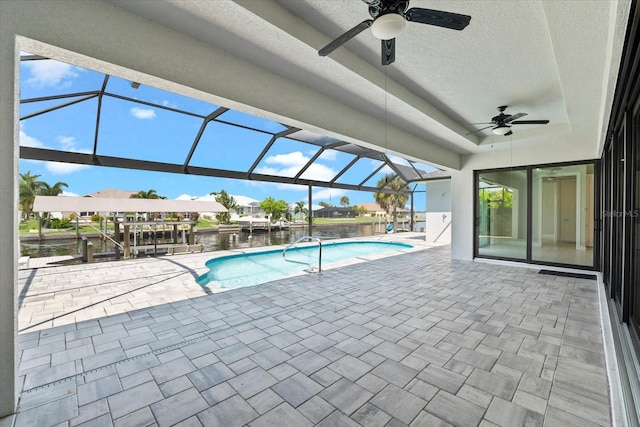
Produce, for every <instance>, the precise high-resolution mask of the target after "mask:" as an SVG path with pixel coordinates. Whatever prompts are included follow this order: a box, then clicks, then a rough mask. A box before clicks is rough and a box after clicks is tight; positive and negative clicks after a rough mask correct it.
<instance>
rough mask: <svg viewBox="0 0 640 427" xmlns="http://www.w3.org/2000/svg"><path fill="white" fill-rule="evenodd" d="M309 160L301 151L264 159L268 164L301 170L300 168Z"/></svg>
mask: <svg viewBox="0 0 640 427" xmlns="http://www.w3.org/2000/svg"><path fill="white" fill-rule="evenodd" d="M309 160H310V157H307V156H305V155H304V154H302V152H301V151H294V152H292V153H287V154H276V155H275V156H269V157H267V158H266V160H265V162H266V163H268V164H277V165H283V166H298V167H299V168H301V167H302V166H304V165H306V164H307V162H308V161H309Z"/></svg>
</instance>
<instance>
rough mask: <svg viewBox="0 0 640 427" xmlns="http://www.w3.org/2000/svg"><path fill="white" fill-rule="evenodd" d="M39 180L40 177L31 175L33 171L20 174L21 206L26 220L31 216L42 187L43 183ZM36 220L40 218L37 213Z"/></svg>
mask: <svg viewBox="0 0 640 427" xmlns="http://www.w3.org/2000/svg"><path fill="white" fill-rule="evenodd" d="M38 178H40V175H31V171H27V172H26V173H21V174H20V206H22V212H23V215H24V219H29V217H30V216H31V212H32V211H33V202H34V200H35V199H36V195H38V194H39V191H40V187H42V184H43V182H42V181H38ZM36 218H38V213H37V212H36Z"/></svg>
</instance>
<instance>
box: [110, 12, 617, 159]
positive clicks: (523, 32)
mask: <svg viewBox="0 0 640 427" xmlns="http://www.w3.org/2000/svg"><path fill="white" fill-rule="evenodd" d="M112 3H114V4H116V5H118V6H119V7H122V8H124V9H127V10H129V11H131V12H133V13H136V14H138V15H141V16H143V17H145V18H148V19H150V20H152V21H155V22H158V23H159V24H161V25H163V26H166V27H169V28H171V29H172V30H174V31H177V32H181V33H184V34H186V35H188V36H190V37H193V38H196V39H198V40H201V41H203V42H205V43H207V44H210V45H212V46H215V47H216V48H219V49H223V50H225V51H227V52H229V53H231V54H233V55H234V56H237V57H239V58H242V59H243V60H246V61H247V62H250V63H252V64H255V65H257V66H259V67H261V68H264V69H265V70H268V71H270V72H272V73H274V74H278V75H280V76H283V77H285V78H287V79H290V80H292V81H295V82H297V83H299V84H301V85H304V86H306V87H308V88H310V89H312V90H314V91H316V92H318V93H320V94H323V95H325V96H329V97H331V98H333V99H337V100H339V101H340V102H342V103H344V104H346V105H348V106H349V107H352V108H354V109H356V110H359V111H362V112H364V113H366V114H369V115H372V116H374V117H377V118H379V119H380V120H381V121H383V120H387V121H388V123H390V124H393V125H395V126H398V127H400V128H402V129H403V130H405V131H407V132H409V133H411V134H413V135H416V136H418V137H420V138H422V139H424V140H427V141H430V142H433V143H436V144H438V145H441V146H442V147H445V148H446V149H448V150H451V151H453V152H455V153H458V154H462V155H464V154H472V153H479V152H482V151H484V150H487V149H488V146H489V145H493V144H497V143H499V142H502V141H506V140H507V139H506V138H504V137H497V136H493V135H492V134H491V132H490V130H487V131H483V132H479V133H471V134H469V132H471V131H473V130H474V129H477V128H479V127H482V126H474V125H472V123H476V122H487V121H489V120H490V118H491V117H492V116H494V115H495V114H496V113H497V112H496V107H497V106H499V105H509V109H508V110H507V112H509V113H511V114H514V113H517V112H525V113H528V116H527V117H525V118H524V119H549V120H550V123H549V124H548V125H546V126H540V125H521V126H517V127H514V128H513V131H514V134H513V137H512V138H508V139H509V140H510V141H513V142H520V141H521V142H522V143H523V144H527V145H531V144H535V143H536V142H537V141H547V142H548V140H549V139H550V138H552V139H554V138H555V139H558V140H563V139H566V140H567V141H570V143H571V144H576V143H580V144H589V149H591V148H593V153H594V156H595V153H596V150H597V146H598V143H599V142H600V141H599V139H600V138H601V134H602V126H603V121H604V120H605V117H606V116H607V97H608V96H609V94H610V92H611V90H612V88H611V86H612V84H613V82H615V79H614V78H612V77H611V74H612V73H611V71H612V69H613V70H614V71H615V66H616V64H617V62H616V61H617V60H618V58H617V57H616V56H615V55H612V52H615V51H616V49H618V50H619V45H620V43H621V42H622V40H623V37H624V30H625V28H624V24H625V23H626V15H625V10H626V9H628V2H627V1H626V0H623V1H621V2H616V1H608V0H602V1H599V0H592V1H591V0H587V1H574V0H569V1H488V0H487V1H484V0H480V1H477V0H476V1H462V0H460V1H455V2H451V1H432V0H411V4H410V7H424V8H431V9H440V10H446V11H451V12H457V13H462V14H466V15H470V16H471V17H472V18H471V23H470V25H469V26H468V27H467V28H466V29H465V30H463V31H460V32H458V31H453V30H448V29H442V28H437V27H433V26H427V25H421V24H417V23H408V25H407V27H406V28H405V30H404V32H403V33H402V34H401V35H400V36H399V37H398V38H397V39H396V60H395V63H394V64H392V65H390V66H388V67H382V66H381V65H380V42H379V40H377V39H375V38H374V37H373V35H372V34H371V33H370V31H369V30H366V31H364V32H362V33H361V34H360V35H358V36H357V37H355V38H354V39H352V40H351V41H349V42H348V43H346V44H345V45H344V46H342V47H341V48H339V49H337V50H336V51H335V52H333V53H332V54H331V55H330V56H329V57H319V56H318V54H317V50H318V49H319V48H321V47H322V46H324V45H325V44H326V43H328V42H329V41H331V40H332V39H333V38H335V37H337V36H338V35H340V34H342V33H343V32H344V31H346V30H348V29H349V28H351V27H353V26H354V25H355V24H357V23H359V22H362V21H363V20H365V19H368V18H369V15H368V13H367V5H366V4H365V3H364V2H362V1H358V0H236V1H231V0H228V1H215V2H184V1H166V0H157V1H137V2H129V1H124V0H114V1H112ZM567 135H571V137H569V138H566V136H567ZM576 141H578V142H576ZM427 160H428V159H427Z"/></svg>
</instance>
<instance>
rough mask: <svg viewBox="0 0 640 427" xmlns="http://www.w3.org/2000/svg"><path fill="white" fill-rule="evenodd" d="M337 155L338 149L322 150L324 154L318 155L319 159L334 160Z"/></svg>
mask: <svg viewBox="0 0 640 427" xmlns="http://www.w3.org/2000/svg"><path fill="white" fill-rule="evenodd" d="M337 156H338V152H337V151H336V150H325V151H323V152H322V154H320V157H318V159H319V160H329V161H333V160H335V159H336V157H337Z"/></svg>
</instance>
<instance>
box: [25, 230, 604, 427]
mask: <svg viewBox="0 0 640 427" xmlns="http://www.w3.org/2000/svg"><path fill="white" fill-rule="evenodd" d="M411 237H412V236H411V235H409V234H407V235H406V236H404V238H405V239H407V238H408V241H412V242H414V243H415V244H416V250H415V251H411V252H407V253H403V254H401V255H397V256H393V257H380V256H377V257H371V258H372V259H371V260H368V261H362V260H358V261H357V262H355V263H351V264H350V265H345V266H342V267H338V268H332V269H328V270H325V271H324V272H323V273H322V274H321V275H309V274H305V275H301V276H297V277H292V278H287V279H282V280H279V281H276V282H271V283H268V284H264V285H260V286H254V287H249V288H243V289H236V290H230V291H226V292H216V291H215V290H206V289H203V288H201V287H200V286H198V285H197V284H196V283H195V281H194V277H196V276H197V275H199V274H203V273H204V272H205V271H206V269H205V268H204V267H203V265H204V260H206V259H208V258H210V257H211V256H212V255H211V254H197V255H184V256H180V257H165V258H157V259H144V260H136V261H121V262H117V263H101V264H94V265H90V266H87V265H76V266H65V267H54V268H46V269H35V270H22V271H20V280H19V284H18V286H20V290H21V291H22V292H21V294H20V295H21V298H20V312H19V329H20V330H21V334H20V337H19V339H20V372H19V375H20V388H21V390H22V394H21V400H20V407H19V413H18V415H17V418H16V425H17V426H34V425H39V426H40V425H70V426H75V425H116V426H119V425H123V426H130V425H145V426H146V425H158V426H166V425H184V426H187V425H189V426H200V425H204V426H224V427H231V426H236V425H237V426H242V425H250V426H252V427H253V426H307V425H308V426H312V425H318V426H357V425H363V426H402V425H410V426H447V425H455V426H483V427H490V426H502V427H513V426H525V425H526V426H536V425H539V426H543V425H544V426H551V427H553V426H563V427H565V426H580V427H585V426H610V425H611V424H612V421H611V415H610V400H609V391H608V380H607V369H606V366H605V358H604V348H603V344H602V341H603V340H602V333H601V326H600V318H599V303H598V292H597V288H596V286H597V283H596V281H595V280H585V279H575V278H568V277H558V276H553V275H543V274H538V272H537V270H534V269H527V268H519V267H510V266H497V265H490V264H482V263H473V262H461V261H451V259H450V253H449V248H448V247H447V246H440V247H432V248H429V247H427V246H426V245H424V244H423V243H421V242H419V241H418V240H415V239H411ZM373 258H377V259H373ZM63 313H69V314H66V315H63ZM52 317H56V319H55V320H51V319H52Z"/></svg>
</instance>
